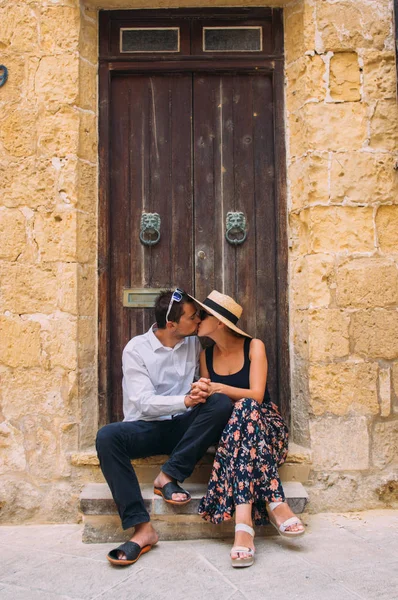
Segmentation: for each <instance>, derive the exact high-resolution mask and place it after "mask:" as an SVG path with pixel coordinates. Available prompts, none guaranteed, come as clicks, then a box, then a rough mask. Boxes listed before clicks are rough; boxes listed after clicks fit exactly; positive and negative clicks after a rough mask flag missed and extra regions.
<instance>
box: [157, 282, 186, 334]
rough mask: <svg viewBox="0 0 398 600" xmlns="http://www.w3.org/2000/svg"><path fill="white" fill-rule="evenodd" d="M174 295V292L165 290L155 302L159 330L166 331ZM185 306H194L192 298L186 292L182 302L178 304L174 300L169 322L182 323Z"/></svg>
mask: <svg viewBox="0 0 398 600" xmlns="http://www.w3.org/2000/svg"><path fill="white" fill-rule="evenodd" d="M172 294H173V290H164V291H163V292H160V294H159V296H158V297H157V298H156V300H155V319H156V323H157V326H158V329H165V327H166V313H167V310H168V308H169V304H170V299H171V296H172ZM184 304H193V300H192V298H190V297H189V296H188V294H186V293H185V292H184V293H183V295H182V298H181V300H180V302H176V301H175V300H174V302H173V304H172V306H171V309H170V312H169V321H173V322H174V323H179V322H180V319H181V316H182V313H183V311H184V309H183V305H184Z"/></svg>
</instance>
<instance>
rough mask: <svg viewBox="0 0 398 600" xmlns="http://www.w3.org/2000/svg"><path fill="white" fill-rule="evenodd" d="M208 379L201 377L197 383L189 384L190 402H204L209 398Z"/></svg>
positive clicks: (209, 383)
mask: <svg viewBox="0 0 398 600" xmlns="http://www.w3.org/2000/svg"><path fill="white" fill-rule="evenodd" d="M210 385H211V382H210V379H207V378H206V377H201V378H200V379H199V380H198V381H194V382H193V383H192V384H191V393H190V394H189V396H190V398H192V400H198V401H202V402H203V401H206V400H207V398H208V397H209V396H210Z"/></svg>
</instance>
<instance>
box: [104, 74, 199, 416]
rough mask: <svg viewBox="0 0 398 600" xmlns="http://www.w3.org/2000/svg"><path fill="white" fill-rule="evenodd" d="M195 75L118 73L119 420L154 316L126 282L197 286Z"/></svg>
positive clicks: (114, 240) (115, 331)
mask: <svg viewBox="0 0 398 600" xmlns="http://www.w3.org/2000/svg"><path fill="white" fill-rule="evenodd" d="M191 110H192V76H191V74H164V75H163V74H159V75H151V76H148V75H125V76H119V77H115V78H114V79H113V81H112V90H111V113H110V130H111V140H110V195H111V198H110V205H111V211H110V237H111V256H110V297H111V306H110V322H111V330H110V354H111V357H112V361H111V372H112V374H111V394H112V419H113V420H121V419H122V418H123V415H122V387H121V355H122V350H123V348H124V346H125V345H126V343H127V342H128V341H129V339H130V338H131V337H133V336H135V335H138V334H140V333H143V332H144V331H146V330H147V329H148V328H149V326H150V324H151V323H153V321H154V314H153V310H151V309H130V308H124V307H123V302H122V299H123V290H124V289H125V288H144V287H150V288H166V287H169V286H170V285H172V284H173V282H178V285H180V286H183V287H185V288H186V289H187V290H192V289H194V282H193V267H192V260H193V251H192V243H193V236H192V221H193V219H192V200H193V198H192V171H191V169H192V159H191V128H192V127H191ZM143 212H146V213H154V212H157V213H159V215H160V217H161V226H160V233H161V235H160V240H159V242H158V243H157V244H156V245H154V246H144V245H143V244H142V243H141V242H140V238H139V234H140V222H141V215H142V213H143Z"/></svg>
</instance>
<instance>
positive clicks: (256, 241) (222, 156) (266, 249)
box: [193, 73, 278, 399]
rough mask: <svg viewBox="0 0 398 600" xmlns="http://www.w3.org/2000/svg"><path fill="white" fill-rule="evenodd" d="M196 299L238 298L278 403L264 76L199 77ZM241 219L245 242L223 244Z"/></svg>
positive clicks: (270, 145) (268, 92)
mask: <svg viewBox="0 0 398 600" xmlns="http://www.w3.org/2000/svg"><path fill="white" fill-rule="evenodd" d="M193 89H194V92H193V99H194V110H193V122H194V134H193V140H194V181H195V184H194V197H195V224H194V236H195V257H196V271H195V293H196V295H197V296H198V298H204V297H205V296H206V295H207V294H208V293H209V292H210V291H211V290H212V289H213V288H214V289H217V290H220V291H223V292H224V293H226V294H229V295H231V296H232V297H234V298H237V299H238V301H239V302H240V303H241V304H242V305H243V308H244V314H243V317H242V320H241V321H240V326H241V327H242V328H243V329H246V330H247V331H248V332H250V333H251V334H252V335H255V336H257V337H259V338H260V339H262V340H264V342H265V343H266V346H267V354H268V361H269V377H268V382H269V387H270V392H271V395H272V397H273V398H275V399H277V398H278V382H277V339H278V336H277V302H276V300H277V286H276V260H275V259H276V240H275V202H274V139H273V128H274V119H273V89H272V79H271V77H270V76H269V75H265V74H250V73H242V74H198V75H195V76H194V88H193ZM230 211H233V212H237V211H240V212H243V214H244V216H245V218H246V228H247V239H246V240H245V241H244V242H243V243H242V244H241V245H237V246H234V245H232V244H230V243H229V242H228V241H227V240H226V238H225V229H226V215H227V213H228V212H230Z"/></svg>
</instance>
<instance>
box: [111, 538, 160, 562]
mask: <svg viewBox="0 0 398 600" xmlns="http://www.w3.org/2000/svg"><path fill="white" fill-rule="evenodd" d="M151 548H152V545H150V544H148V545H147V546H143V547H142V548H141V546H140V545H139V544H136V543H135V542H125V543H124V544H122V545H121V546H118V548H115V549H114V550H111V551H110V552H109V554H108V555H107V559H108V560H109V562H110V563H111V564H112V565H117V566H125V567H127V566H128V565H133V564H134V563H135V562H137V560H138V559H139V558H140V556H142V555H143V554H146V553H147V552H149V550H150V549H151ZM119 552H124V554H125V555H126V558H118V553H119Z"/></svg>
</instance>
